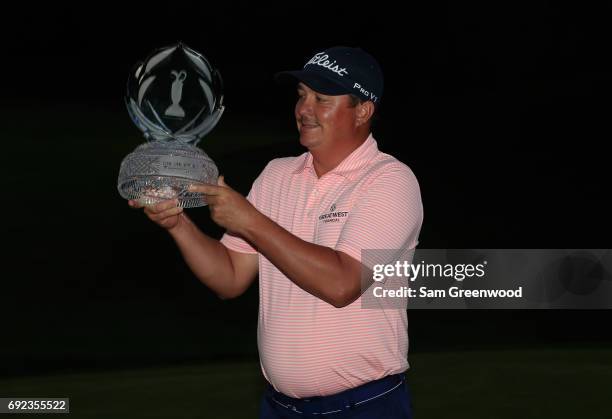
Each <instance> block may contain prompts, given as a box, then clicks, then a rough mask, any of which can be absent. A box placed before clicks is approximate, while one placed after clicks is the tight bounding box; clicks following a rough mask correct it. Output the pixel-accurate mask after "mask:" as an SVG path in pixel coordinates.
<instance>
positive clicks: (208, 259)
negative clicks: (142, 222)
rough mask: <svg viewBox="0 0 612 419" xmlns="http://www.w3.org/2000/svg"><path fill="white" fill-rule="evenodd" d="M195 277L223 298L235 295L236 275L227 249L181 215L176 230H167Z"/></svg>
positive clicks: (185, 216)
mask: <svg viewBox="0 0 612 419" xmlns="http://www.w3.org/2000/svg"><path fill="white" fill-rule="evenodd" d="M169 233H170V235H171V236H172V238H173V239H174V241H175V242H176V244H177V246H178V248H179V250H180V251H181V254H182V255H183V258H184V259H185V262H186V263H187V265H188V266H189V268H190V269H191V271H192V272H193V273H194V275H195V276H196V277H197V278H198V279H199V280H200V281H201V282H202V283H203V284H204V285H206V286H207V287H209V288H210V289H211V290H212V291H213V292H215V293H216V294H217V295H219V296H220V297H222V298H227V297H229V296H232V295H233V294H234V286H235V275H234V269H233V266H232V261H231V259H230V256H229V253H228V251H227V249H226V247H225V246H224V245H223V244H221V243H220V242H219V241H218V240H215V239H213V238H211V237H209V236H207V235H206V234H204V233H202V231H201V230H200V229H199V228H198V227H197V226H196V225H195V224H193V222H192V221H191V220H190V219H189V217H187V215H185V213H182V214H180V221H179V223H178V224H177V226H176V227H175V228H173V229H171V230H169Z"/></svg>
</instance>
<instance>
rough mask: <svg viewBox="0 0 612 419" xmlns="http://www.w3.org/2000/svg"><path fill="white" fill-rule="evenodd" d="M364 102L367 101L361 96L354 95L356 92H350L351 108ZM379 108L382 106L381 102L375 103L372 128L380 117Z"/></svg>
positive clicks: (371, 120)
mask: <svg viewBox="0 0 612 419" xmlns="http://www.w3.org/2000/svg"><path fill="white" fill-rule="evenodd" d="M363 102H365V100H364V99H362V98H360V97H359V96H357V95H354V94H349V106H350V107H351V108H354V107H355V106H357V105H361V104H362V103H363ZM379 108H380V104H378V103H374V113H373V114H372V116H371V117H370V128H372V127H373V126H374V125H375V124H376V123H377V122H378V120H379V118H380V116H379V112H380V111H379Z"/></svg>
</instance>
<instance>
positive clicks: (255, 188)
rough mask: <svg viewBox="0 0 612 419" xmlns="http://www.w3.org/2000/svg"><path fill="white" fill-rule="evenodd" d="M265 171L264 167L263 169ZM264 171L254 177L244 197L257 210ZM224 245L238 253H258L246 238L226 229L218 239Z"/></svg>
mask: <svg viewBox="0 0 612 419" xmlns="http://www.w3.org/2000/svg"><path fill="white" fill-rule="evenodd" d="M264 171H265V169H264ZM264 171H262V172H261V173H260V174H259V176H258V177H257V179H255V182H253V185H252V186H251V190H250V191H249V194H248V195H247V197H246V199H247V200H248V201H249V202H250V203H251V204H252V205H253V206H254V207H255V208H257V209H258V210H260V211H261V209H260V208H259V207H258V196H259V194H260V191H261V182H262V178H263V174H264ZM219 241H220V242H221V243H222V244H223V245H224V246H225V247H227V248H228V249H230V250H233V251H235V252H239V253H251V254H256V253H258V252H257V250H255V248H254V247H253V246H251V245H250V244H249V243H248V242H247V241H246V240H244V239H243V238H242V237H241V236H239V235H237V234H234V233H231V232H228V231H226V232H225V234H223V237H221V240H219Z"/></svg>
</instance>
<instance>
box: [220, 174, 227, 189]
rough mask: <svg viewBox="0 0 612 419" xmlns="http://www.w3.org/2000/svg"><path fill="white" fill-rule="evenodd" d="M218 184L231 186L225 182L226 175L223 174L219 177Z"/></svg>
mask: <svg viewBox="0 0 612 419" xmlns="http://www.w3.org/2000/svg"><path fill="white" fill-rule="evenodd" d="M217 185H218V186H224V187H226V188H229V186H228V185H227V183H225V176H223V175H221V176H219V178H218V179H217Z"/></svg>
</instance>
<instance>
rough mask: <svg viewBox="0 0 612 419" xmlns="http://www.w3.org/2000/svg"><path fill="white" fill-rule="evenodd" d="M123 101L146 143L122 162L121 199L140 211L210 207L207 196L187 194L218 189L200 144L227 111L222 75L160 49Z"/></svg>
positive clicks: (132, 78) (202, 61)
mask: <svg viewBox="0 0 612 419" xmlns="http://www.w3.org/2000/svg"><path fill="white" fill-rule="evenodd" d="M125 100H126V105H127V109H128V113H129V114H130V117H131V118H132V121H134V123H135V124H136V126H137V127H138V128H139V129H140V130H141V131H142V132H143V133H144V137H145V138H146V139H147V142H146V143H144V144H142V145H140V146H139V147H137V148H136V149H135V150H134V151H133V152H132V153H130V154H128V155H127V156H126V157H125V158H124V159H123V161H122V162H121V167H120V169H119V178H118V182H117V189H118V190H119V194H120V195H121V196H122V197H123V198H125V199H130V200H136V201H138V202H139V203H140V204H141V205H153V204H156V203H157V202H160V201H163V200H167V199H177V200H178V206H179V207H182V208H191V207H199V206H204V205H206V204H207V202H206V196H205V195H203V194H201V193H196V192H189V191H188V188H189V186H190V185H192V184H198V183H209V184H216V183H217V177H218V175H219V171H218V169H217V166H216V165H215V163H214V162H213V161H212V159H211V158H210V157H208V155H207V154H206V153H204V151H202V150H201V149H200V148H198V147H196V144H197V143H198V141H200V139H201V138H202V137H204V136H205V135H206V134H208V133H209V132H210V131H211V130H212V129H213V128H214V127H215V125H216V124H217V122H219V119H220V118H221V115H222V114H223V111H224V109H225V108H224V106H223V82H222V79H221V76H220V74H219V72H218V71H217V70H215V69H214V68H213V67H212V66H211V65H210V64H209V62H208V60H206V58H205V57H204V56H203V55H201V54H199V53H198V52H196V51H194V50H192V49H191V48H188V47H187V46H186V45H184V44H182V43H178V44H176V45H173V46H170V47H166V48H161V49H159V50H157V51H155V52H153V53H152V54H151V55H149V57H148V58H147V59H146V60H145V61H144V62H142V63H139V64H138V65H137V66H136V68H135V70H134V71H132V72H131V73H130V75H129V78H128V83H127V96H126V98H125Z"/></svg>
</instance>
